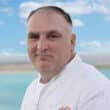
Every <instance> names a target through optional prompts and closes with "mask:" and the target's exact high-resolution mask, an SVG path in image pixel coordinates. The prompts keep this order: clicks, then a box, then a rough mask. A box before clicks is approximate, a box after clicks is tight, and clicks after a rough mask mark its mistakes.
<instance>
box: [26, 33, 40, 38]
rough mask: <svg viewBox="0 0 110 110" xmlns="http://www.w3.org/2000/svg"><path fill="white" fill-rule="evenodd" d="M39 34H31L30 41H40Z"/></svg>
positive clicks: (29, 35)
mask: <svg viewBox="0 0 110 110" xmlns="http://www.w3.org/2000/svg"><path fill="white" fill-rule="evenodd" d="M39 37H40V36H39V34H34V33H29V34H28V39H39Z"/></svg>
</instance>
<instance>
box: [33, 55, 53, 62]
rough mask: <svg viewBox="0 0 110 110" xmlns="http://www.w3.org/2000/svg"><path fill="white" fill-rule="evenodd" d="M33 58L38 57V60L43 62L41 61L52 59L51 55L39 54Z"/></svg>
mask: <svg viewBox="0 0 110 110" xmlns="http://www.w3.org/2000/svg"><path fill="white" fill-rule="evenodd" d="M35 56H36V57H38V58H39V59H40V60H43V61H45V60H49V59H50V58H52V55H39V54H37V55H35Z"/></svg>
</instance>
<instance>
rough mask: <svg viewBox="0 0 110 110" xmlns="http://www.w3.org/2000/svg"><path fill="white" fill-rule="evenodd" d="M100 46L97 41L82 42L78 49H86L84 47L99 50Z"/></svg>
mask: <svg viewBox="0 0 110 110" xmlns="http://www.w3.org/2000/svg"><path fill="white" fill-rule="evenodd" d="M101 46H102V44H101V42H99V41H90V42H82V43H81V44H80V47H83V48H86V47H95V48H100V47H101Z"/></svg>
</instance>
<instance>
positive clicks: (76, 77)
mask: <svg viewBox="0 0 110 110" xmlns="http://www.w3.org/2000/svg"><path fill="white" fill-rule="evenodd" d="M39 80H40V78H37V79H36V80H34V81H33V82H32V83H31V84H30V85H29V87H28V88H27V90H26V93H25V96H24V99H23V102H22V105H21V109H20V110H58V109H59V107H61V106H63V107H65V106H68V107H70V108H71V109H70V110H110V82H109V80H108V79H107V78H106V77H105V76H104V75H102V74H101V73H100V72H99V71H97V70H96V69H95V68H94V67H93V66H91V65H89V64H86V63H84V62H83V61H82V60H81V59H80V57H79V56H78V55H76V56H75V57H74V58H73V59H72V61H71V62H70V63H69V64H67V65H66V66H65V67H64V69H63V70H62V72H61V73H60V74H58V75H57V76H55V77H54V78H53V79H52V80H51V81H49V82H48V83H47V84H42V83H40V81H39ZM68 110H69V109H68Z"/></svg>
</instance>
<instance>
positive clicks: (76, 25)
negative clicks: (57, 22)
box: [73, 19, 85, 27]
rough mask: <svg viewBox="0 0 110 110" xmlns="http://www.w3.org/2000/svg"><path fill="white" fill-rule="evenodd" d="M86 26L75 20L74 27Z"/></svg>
mask: <svg viewBox="0 0 110 110" xmlns="http://www.w3.org/2000/svg"><path fill="white" fill-rule="evenodd" d="M84 25H85V24H84V23H83V22H82V21H81V20H79V19H74V20H73V26H74V27H83V26H84Z"/></svg>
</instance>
